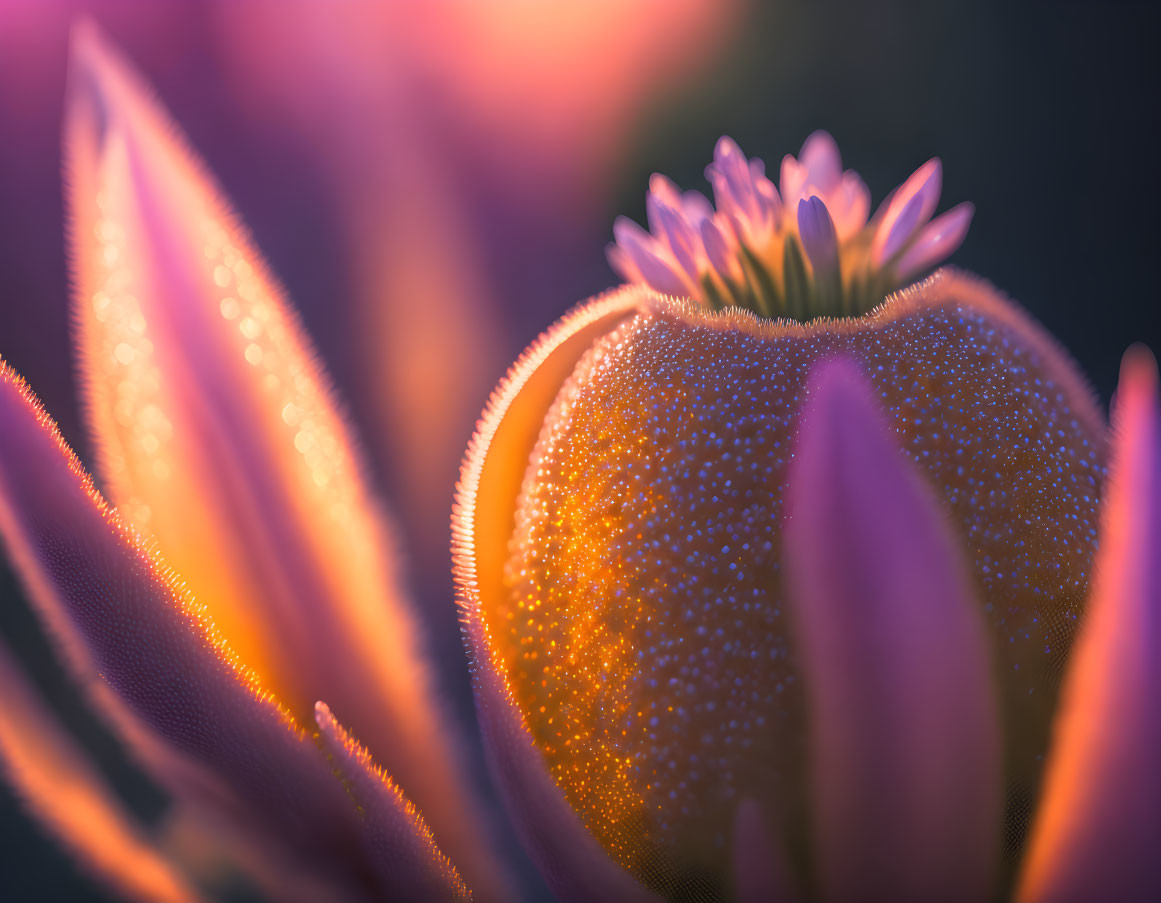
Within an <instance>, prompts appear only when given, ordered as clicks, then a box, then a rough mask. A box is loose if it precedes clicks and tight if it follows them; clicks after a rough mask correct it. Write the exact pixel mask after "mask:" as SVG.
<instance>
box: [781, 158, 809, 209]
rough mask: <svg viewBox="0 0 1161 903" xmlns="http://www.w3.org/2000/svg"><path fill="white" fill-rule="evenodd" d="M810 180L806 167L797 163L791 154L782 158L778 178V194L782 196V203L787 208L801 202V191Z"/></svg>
mask: <svg viewBox="0 0 1161 903" xmlns="http://www.w3.org/2000/svg"><path fill="white" fill-rule="evenodd" d="M809 179H810V173H809V172H808V171H807V169H806V167H805V166H803V165H802V164H801V163H799V162H798V161H797V160H796V159H795V158H794V156H793V155H792V154H787V155H786V156H785V157H783V158H782V170H781V172H780V173H779V176H778V192H779V193H780V194H781V195H782V203H783V204H785V205H786V206H787V207H789V206H790V205H791V204H797V203H798V202H799V201H800V200H802V190H803V188H805V187H806V183H807V182H808V181H809Z"/></svg>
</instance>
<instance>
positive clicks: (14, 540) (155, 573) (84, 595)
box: [0, 361, 359, 899]
mask: <svg viewBox="0 0 1161 903" xmlns="http://www.w3.org/2000/svg"><path fill="white" fill-rule="evenodd" d="M0 436H3V442H0V537H2V538H3V540H4V543H5V545H6V547H7V550H8V554H9V556H10V558H11V560H12V561H13V563H14V565H15V569H16V571H17V573H18V574H19V575H20V577H21V579H22V581H23V582H24V584H25V586H26V587H27V589H28V592H29V595H30V597H31V598H32V601H33V603H34V605H35V607H36V610H37V613H38V614H39V615H40V617H41V618H42V619H43V620H44V621H45V623H46V624H47V626H48V628H49V632H50V634H51V635H52V636H53V637H54V638H55V639H56V640H57V641H58V642H59V643H60V645H61V648H62V651H63V652H64V654H65V657H66V660H67V663H68V664H69V666H70V667H71V670H72V672H73V673H74V675H75V676H76V677H77V679H78V681H79V682H80V683H81V684H83V685H86V686H89V687H91V688H92V690H93V694H94V697H93V698H94V700H95V702H96V704H97V705H98V706H99V707H100V708H101V709H102V711H103V712H104V713H105V714H106V715H107V716H108V717H109V718H110V719H111V720H112V721H113V723H114V725H115V726H116V727H117V728H118V729H119V731H120V733H121V735H122V736H123V738H124V739H125V740H126V742H127V744H128V745H129V746H130V748H131V749H132V750H133V751H134V753H135V754H136V755H137V756H138V757H139V758H140V759H141V760H142V761H143V762H144V763H145V764H146V766H147V767H148V769H149V771H150V772H151V773H152V774H153V775H154V776H155V777H156V778H157V779H158V780H159V781H160V782H161V783H163V784H164V785H165V786H166V787H167V788H168V789H169V790H170V791H171V792H173V793H174V794H175V795H176V796H178V797H179V798H180V799H181V800H183V802H185V803H186V804H188V805H189V806H190V807H192V808H194V809H196V810H197V811H198V812H199V813H200V814H201V815H202V816H203V817H204V818H207V819H209V820H211V821H212V822H213V823H214V824H215V825H217V826H218V828H219V829H221V830H223V831H227V832H230V833H232V834H233V835H236V836H238V837H239V839H245V840H246V841H247V843H248V844H249V845H250V846H249V852H250V857H249V858H247V864H250V865H252V866H253V867H254V868H255V869H256V870H257V874H258V876H259V879H260V880H263V879H266V880H272V881H275V882H278V884H279V885H281V879H279V878H278V877H277V876H279V875H282V876H286V877H287V878H288V879H289V880H291V881H292V883H293V882H299V883H301V884H302V887H303V891H302V893H303V894H308V891H309V889H310V888H311V887H312V886H313V888H314V891H315V892H316V893H321V892H322V888H323V887H329V888H330V892H332V893H333V892H335V891H336V890H338V889H340V888H342V893H344V894H355V895H357V893H358V891H357V889H356V888H357V882H358V881H359V879H358V877H357V876H358V874H359V869H358V863H357V861H356V862H355V863H352V860H351V857H350V856H349V855H348V853H347V852H346V851H347V850H348V849H350V848H351V844H354V843H357V841H358V824H357V821H356V816H355V812H354V808H353V807H352V806H351V805H350V804H349V802H348V801H347V800H345V799H344V798H343V794H342V789H341V787H340V786H339V785H338V784H337V783H336V782H335V781H334V778H333V776H332V775H331V773H330V769H329V768H328V767H327V765H326V762H325V761H324V760H323V759H322V757H321V756H320V755H319V753H318V750H317V749H315V748H314V746H313V744H311V743H310V742H309V741H307V740H306V738H305V736H304V735H303V733H302V732H301V730H300V729H299V728H298V727H297V726H296V725H295V724H294V723H293V721H292V720H291V718H290V716H289V715H288V714H287V713H286V712H285V711H284V710H282V709H281V708H280V706H279V705H278V703H277V702H276V701H275V700H274V699H273V697H272V696H271V695H270V694H269V693H268V692H266V690H265V689H264V688H263V687H262V686H261V684H260V683H259V680H258V678H257V676H256V675H254V674H253V673H252V672H249V671H246V670H244V669H243V668H242V666H240V665H239V664H238V663H237V660H236V657H235V656H234V653H233V652H232V651H231V650H230V649H229V647H228V646H227V645H226V644H225V642H224V641H223V640H222V638H221V636H220V635H219V634H218V632H217V629H216V628H215V627H214V626H213V624H212V623H211V622H209V621H208V620H207V619H206V617H205V614H204V611H203V609H202V607H201V606H200V605H199V604H198V603H197V602H196V601H195V600H194V599H193V598H192V597H191V596H190V595H189V593H188V591H187V590H186V589H185V587H184V584H183V582H182V581H181V579H180V578H179V577H178V576H177V575H175V574H174V573H173V572H172V570H170V569H169V567H168V566H167V565H166V564H165V563H164V562H163V561H161V560H160V559H159V558H158V557H157V556H156V555H155V554H154V553H153V552H152V551H151V550H150V549H149V548H148V547H147V546H146V545H145V544H144V542H143V541H142V540H141V539H140V538H139V536H138V535H137V533H136V532H134V531H133V530H131V529H130V528H129V527H128V526H126V524H125V523H124V522H123V520H122V519H121V517H120V516H119V515H118V514H117V512H116V511H114V510H113V509H111V508H109V507H108V505H107V504H106V502H105V500H104V499H103V498H101V496H100V495H99V494H98V493H97V491H96V489H94V488H93V485H92V481H91V480H90V479H89V477H88V475H87V474H85V472H84V470H83V468H82V467H81V465H80V462H79V461H77V459H76V457H75V456H74V455H73V453H72V451H71V450H70V449H69V448H68V446H67V445H65V443H64V440H63V439H62V438H61V436H60V433H59V432H58V430H57V428H56V425H55V424H54V423H53V422H52V420H51V419H50V418H49V417H48V415H47V414H46V413H45V412H44V409H43V408H42V407H41V406H40V402H39V401H37V400H36V398H35V397H34V396H33V395H32V393H31V392H30V391H29V390H28V388H27V387H26V386H25V384H24V382H23V381H22V380H21V379H20V378H19V377H18V376H16V374H14V373H13V372H12V371H11V370H10V369H9V368H8V366H7V365H6V364H4V363H3V362H2V361H0ZM319 825H326V826H327V827H326V830H325V831H320V830H319ZM302 899H309V896H304V897H302Z"/></svg>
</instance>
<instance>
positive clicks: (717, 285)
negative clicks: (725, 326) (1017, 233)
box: [608, 131, 973, 320]
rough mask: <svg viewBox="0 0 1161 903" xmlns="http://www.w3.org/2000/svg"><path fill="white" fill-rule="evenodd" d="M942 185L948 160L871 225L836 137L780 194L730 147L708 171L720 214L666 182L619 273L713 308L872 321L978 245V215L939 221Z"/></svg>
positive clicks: (627, 246) (808, 154)
mask: <svg viewBox="0 0 1161 903" xmlns="http://www.w3.org/2000/svg"><path fill="white" fill-rule="evenodd" d="M940 176H941V174H940V164H939V161H938V160H929V161H928V162H927V163H925V164H924V165H923V166H921V167H920V168H919V169H918V170H916V172H915V173H914V174H913V175H912V176H911V177H910V178H909V179H908V180H907V181H906V182H905V183H904V184H903V185H901V186H900V187H899V188H898V189H896V190H895V191H894V192H892V194H891V196H890V197H889V198H888V200H887V201H886V202H885V203H884V205H883V206H882V207H881V208H880V210H879V211H878V212H877V213H876V214H875V216H874V217H872V218H871V219H870V220H869V221H868V219H867V216H868V214H869V212H870V193H869V192H868V191H867V186H866V185H864V184H863V181H862V179H860V178H859V176H858V174H857V173H856V172H854V170H846V171H845V172H844V171H843V169H842V160H841V158H840V156H839V150H838V146H837V145H836V144H835V142H834V139H833V138H831V136H830V135H828V134H827V133H826V132H821V131H820V132H815V133H814V134H812V135H811V136H810V137H809V138H807V139H806V143H805V144H803V145H802V151H801V152H800V154H799V156H798V158H797V159H796V158H795V157H793V156H791V155H789V154H788V155H787V156H786V157H785V158H784V159H783V161H782V168H781V175H780V182H779V186H778V187H777V188H775V186H774V183H773V182H771V181H770V179H768V178H767V177H766V174H765V166H764V165H763V163H762V161H761V160H749V161H747V160H746V158H745V155H743V153H742V151H741V149H740V148H739V147H738V145H737V144H735V143H734V142H733V141H732V140H730V139H729V138H722V139H721V140H720V141H718V145H717V147H716V148H715V150H714V162H713V163H711V164H710V165H709V166H708V167H707V168H706V178H707V179H708V180H709V182H710V185H711V186H712V187H713V192H714V200H715V202H716V204H717V210H716V211H714V210H713V209H712V208H711V207H710V205H709V202H708V201H707V200H706V199H705V197H704V196H703V195H701V194H699V193H697V192H694V191H690V192H686V193H685V194H684V195H682V194H681V193H680V191H679V190H678V189H677V188H676V186H674V185H673V183H672V182H670V181H669V180H668V179H666V178H665V177H664V176H660V175H655V176H654V177H653V178H652V179H651V180H650V183H649V194H648V195H647V197H646V201H645V204H646V210H647V212H648V219H649V230H650V231H649V232H648V233H647V232H645V231H644V230H643V229H641V228H640V227H638V226H636V225H634V224H633V223H631V222H630V221H629V220H626V219H625V218H623V217H622V218H621V219H619V220H618V221H617V224H616V227H615V228H614V230H613V231H614V238H615V239H616V241H615V243H614V244H612V245H610V246H609V251H608V254H609V262H610V263H611V264H612V266H613V269H614V270H616V271H617V273H618V274H619V275H620V276H621V277H622V278H623V279H624V280H625V281H626V282H630V283H640V284H642V285H647V286H649V287H650V288H652V289H653V290H654V291H658V292H661V293H662V294H670V295H681V296H686V297H689V298H693V299H694V300H697V301H700V302H701V303H703V304H707V305H709V306H710V307H713V308H720V307H726V306H740V307H745V308H749V309H750V310H753V311H755V312H757V313H760V314H762V315H764V316H768V317H790V318H793V319H798V320H807V319H811V318H812V317H817V316H841V315H850V314H859V313H865V312H866V311H868V310H870V309H871V308H872V307H874V306H875V305H876V304H878V303H879V302H880V301H882V300H883V298H884V297H885V296H886V295H887V294H888V293H889V292H891V291H893V290H895V289H897V288H900V287H902V286H903V285H905V284H907V283H908V282H910V281H912V280H913V279H915V278H916V277H917V276H920V275H922V274H924V273H927V272H930V271H931V270H932V269H933V268H934V267H935V266H937V265H938V264H939V263H940V262H941V261H942V260H944V259H945V258H946V257H948V256H950V255H951V253H952V252H953V251H955V249H956V248H957V247H959V245H960V243H961V242H962V241H963V239H964V236H965V235H967V230H968V226H969V224H970V223H971V217H972V212H973V208H972V206H971V205H970V204H960V205H958V206H957V207H954V208H952V209H951V210H949V211H948V212H947V213H945V214H943V215H942V216H940V217H938V218H936V219H935V220H934V221H932V219H931V217H932V214H933V213H934V212H935V207H936V205H937V204H938V202H939V191H940V181H941V178H940ZM661 211H664V216H663V215H661Z"/></svg>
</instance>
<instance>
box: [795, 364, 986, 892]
mask: <svg viewBox="0 0 1161 903" xmlns="http://www.w3.org/2000/svg"><path fill="white" fill-rule="evenodd" d="M809 391H810V398H809V399H808V401H807V408H806V412H805V413H804V415H803V424H802V427H801V431H800V433H799V437H798V441H797V445H796V449H795V456H794V462H793V464H792V466H791V471H790V475H789V477H788V481H787V489H786V491H787V515H786V526H785V548H784V552H783V561H784V564H785V567H786V569H787V580H788V591H789V592H788V597H789V603H790V608H791V617H792V620H793V622H794V635H795V638H796V641H797V644H798V651H799V656H800V659H801V664H802V671H803V681H804V684H805V688H806V704H807V721H808V724H809V726H810V747H811V749H810V756H811V763H812V777H811V780H812V787H813V790H812V799H813V802H814V809H813V818H814V832H815V837H816V843H817V849H816V851H815V852H816V856H817V862H818V870H819V881H820V882H821V885H822V888H823V893H824V896H825V897H826V898H827V899H830V900H860V899H890V900H916V901H921V900H965V901H967V900H981V899H985V898H986V897H987V894H988V891H989V890H990V888H991V877H992V868H993V864H994V854H995V847H996V826H997V825H998V823H999V816H1000V806H999V802H1000V800H999V790H1000V767H999V766H1000V755H999V752H1000V748H999V742H998V736H997V713H996V710H995V704H994V700H993V692H994V690H993V687H992V681H991V670H990V662H989V660H988V651H987V645H986V642H985V636H984V625H983V621H982V619H981V617H980V611H979V609H980V606H979V605H978V604H977V602H976V600H975V599H974V598H973V594H972V590H971V581H970V579H969V577H968V572H967V569H966V567H965V564H964V562H963V561H962V560H961V558H960V552H959V549H958V548H957V540H956V538H955V535H954V533H953V531H952V530H951V528H950V526H949V524H948V523H947V522H946V519H945V516H944V514H943V511H942V509H941V506H940V504H939V503H938V501H937V500H936V498H935V496H934V495H933V494H932V492H931V490H930V489H929V487H928V486H927V485H926V483H925V482H924V481H923V480H922V478H921V477H920V474H919V472H918V471H917V470H915V468H914V465H913V464H912V463H911V462H910V461H909V460H908V459H906V458H905V457H904V456H903V452H902V451H901V449H900V448H899V445H898V440H897V438H896V436H895V435H894V430H893V429H892V427H891V425H890V423H889V422H888V421H887V420H886V419H885V418H883V417H882V416H881V415H880V414H879V413H878V408H879V401H878V400H877V399H876V397H875V395H874V394H872V391H871V388H870V386H869V384H868V383H867V382H866V380H865V379H864V378H863V377H862V375H861V374H860V372H859V370H858V368H857V367H856V366H855V365H854V364H853V363H852V362H848V361H845V360H839V361H831V362H826V363H823V364H820V365H819V366H818V367H817V368H816V369H815V371H814V374H813V377H812V380H811V388H810V390H809Z"/></svg>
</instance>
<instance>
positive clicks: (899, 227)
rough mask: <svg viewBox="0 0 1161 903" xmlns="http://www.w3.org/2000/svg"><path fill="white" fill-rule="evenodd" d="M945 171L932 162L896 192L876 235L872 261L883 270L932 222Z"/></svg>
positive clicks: (922, 167)
mask: <svg viewBox="0 0 1161 903" xmlns="http://www.w3.org/2000/svg"><path fill="white" fill-rule="evenodd" d="M942 181H943V171H942V168H941V166H940V163H939V160H938V158H932V159H930V160H928V161H927V162H926V163H924V164H923V165H922V166H920V167H919V169H917V170H915V172H913V173H912V174H911V177H910V178H909V179H908V180H907V181H906V182H904V183H903V184H902V185H900V186H899V188H898V189H896V191H895V193H894V195H893V196H892V197H891V204H890V206H889V207H888V208H887V210H886V212H885V213H884V215H883V219H882V222H880V223H879V225H878V228H877V229H876V231H875V240H874V243H873V245H872V249H871V255H872V261H873V262H874V265H875V266H876V267H882V266H883V265H884V264H886V263H887V262H888V261H889V260H891V258H892V257H894V256H895V255H896V254H898V253H899V251H901V250H902V249H903V246H904V245H906V244H907V242H908V241H909V240H910V238H911V236H912V235H914V234H915V231H916V230H917V229H919V228H920V227H921V226H922V225H923V224H924V223H926V222H927V221H928V220H929V219H931V215H932V214H933V213H934V212H935V207H936V205H937V204H938V203H939V193H940V190H941V187H942Z"/></svg>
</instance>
